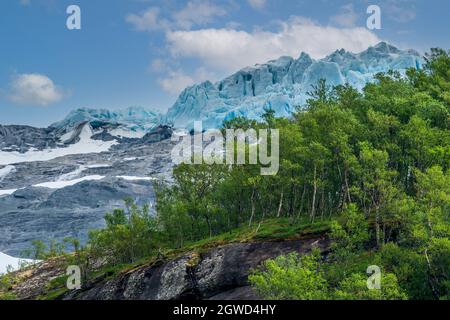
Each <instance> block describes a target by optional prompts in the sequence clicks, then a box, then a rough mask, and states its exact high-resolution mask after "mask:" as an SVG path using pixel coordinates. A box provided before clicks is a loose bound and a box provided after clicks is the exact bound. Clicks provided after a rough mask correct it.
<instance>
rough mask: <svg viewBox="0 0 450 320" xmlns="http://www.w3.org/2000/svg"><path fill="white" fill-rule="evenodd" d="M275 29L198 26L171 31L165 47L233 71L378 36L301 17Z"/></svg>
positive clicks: (353, 46)
mask: <svg viewBox="0 0 450 320" xmlns="http://www.w3.org/2000/svg"><path fill="white" fill-rule="evenodd" d="M280 25H281V27H280V29H279V30H278V31H275V32H274V31H264V30H255V31H252V32H247V31H238V30H234V29H226V28H223V29H201V30H195V31H182V30H181V31H180V30H179V31H170V32H168V33H167V35H166V36H167V43H168V47H169V49H170V51H171V53H172V55H173V56H174V57H190V58H198V59H200V60H201V61H202V62H203V63H204V64H205V65H207V66H209V67H211V68H212V69H213V70H220V71H227V72H232V71H236V70H237V69H240V68H242V67H245V66H249V65H254V64H255V63H264V62H267V61H268V60H270V59H274V58H278V57H280V56H282V55H289V56H293V57H297V56H298V55H299V54H300V52H301V51H304V52H307V53H309V54H310V55H311V56H313V57H315V58H321V57H323V56H325V55H327V54H329V53H331V52H332V51H334V50H336V49H338V48H344V49H346V50H349V51H352V52H359V51H362V50H364V49H367V47H369V46H370V45H374V44H376V43H378V42H379V41H380V39H379V38H378V37H377V36H376V35H375V34H374V33H372V32H371V31H369V30H367V29H366V28H362V27H361V28H356V27H355V28H337V27H333V26H322V25H320V24H318V23H316V22H313V21H312V20H309V19H306V18H302V17H292V18H291V19H289V20H288V21H287V22H280Z"/></svg>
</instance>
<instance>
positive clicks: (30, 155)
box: [0, 124, 118, 165]
mask: <svg viewBox="0 0 450 320" xmlns="http://www.w3.org/2000/svg"><path fill="white" fill-rule="evenodd" d="M92 136H93V132H92V130H91V128H90V126H89V124H86V125H85V126H84V127H83V129H82V131H81V133H80V135H79V138H80V140H79V141H78V142H77V143H75V144H72V145H69V146H68V147H66V148H55V149H45V150H42V151H41V150H35V149H33V150H30V151H28V152H26V153H19V152H17V151H15V152H3V151H0V165H9V164H13V163H22V162H35V161H49V160H53V159H56V158H59V157H63V156H67V155H75V154H88V153H101V152H105V151H108V150H109V149H110V148H111V147H112V146H113V145H116V144H118V142H117V141H101V140H92V139H91V137H92Z"/></svg>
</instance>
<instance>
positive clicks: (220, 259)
mask: <svg viewBox="0 0 450 320" xmlns="http://www.w3.org/2000/svg"><path fill="white" fill-rule="evenodd" d="M328 245H329V243H328V240H327V239H326V238H325V237H316V238H311V239H306V240H292V241H279V242H255V243H235V244H229V245H226V246H222V247H218V248H214V249H211V250H210V251H208V252H206V253H204V254H198V253H190V254H186V255H183V256H181V257H179V258H177V259H175V260H173V261H170V262H166V263H164V262H159V263H156V264H153V265H150V266H142V267H139V268H136V269H134V270H131V271H128V272H125V273H122V274H120V275H119V276H116V277H114V278H113V279H111V280H106V279H104V278H99V279H96V280H94V281H93V282H92V283H90V284H88V285H87V286H86V287H85V289H83V290H80V291H73V292H70V293H68V294H66V295H65V296H64V297H63V299H66V300H180V299H181V300H208V299H211V300H216V299H217V300H219V299H220V300H243V299H258V297H257V296H256V294H255V293H254V292H253V291H252V289H251V288H250V287H249V283H248V275H249V273H250V270H251V269H253V268H256V267H257V266H259V265H260V264H261V263H262V262H263V261H265V260H267V259H271V258H275V257H277V256H279V255H282V254H287V253H291V252H298V253H306V252H309V251H310V250H311V249H312V248H313V247H318V248H320V249H322V250H325V249H327V248H328Z"/></svg>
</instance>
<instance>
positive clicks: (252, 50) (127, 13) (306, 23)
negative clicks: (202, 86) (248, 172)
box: [0, 0, 450, 126]
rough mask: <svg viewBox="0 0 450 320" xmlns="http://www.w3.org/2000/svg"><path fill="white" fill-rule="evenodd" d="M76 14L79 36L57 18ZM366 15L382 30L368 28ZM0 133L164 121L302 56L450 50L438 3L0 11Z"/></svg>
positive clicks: (28, 5)
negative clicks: (214, 86)
mask: <svg viewBox="0 0 450 320" xmlns="http://www.w3.org/2000/svg"><path fill="white" fill-rule="evenodd" d="M72 4H75V5H78V6H79V7H80V8H81V27H82V28H81V30H68V29H67V27H66V20H67V17H68V14H66V9H67V7H68V6H69V5H72ZM370 4H376V5H379V6H380V8H381V18H382V28H381V30H375V31H370V30H368V29H367V28H366V19H367V17H368V15H367V13H366V10H367V7H368V6H369V5H370ZM0 15H1V18H0V43H1V46H0V123H1V124H12V123H14V124H30V125H35V126H47V125H49V124H50V123H52V122H54V121H57V120H60V119H61V118H63V117H64V116H65V115H66V114H67V113H68V112H69V111H70V110H72V109H74V108H78V107H92V108H109V109H119V108H125V107H128V106H135V105H139V106H144V107H148V108H153V109H155V110H160V111H164V110H166V109H167V108H169V107H170V106H171V105H172V104H173V103H174V102H175V100H176V98H177V95H178V93H179V92H180V91H181V90H182V89H183V88H184V87H186V86H188V85H191V84H193V83H196V82H200V81H204V80H206V79H209V80H213V81H215V80H218V79H221V78H223V77H224V76H227V75H229V74H231V73H232V72H234V71H237V70H238V69H239V68H242V67H245V66H247V65H252V64H255V63H263V62H266V61H267V60H269V59H273V58H277V57H278V56H281V55H291V56H299V55H300V52H301V51H305V52H308V53H310V54H311V55H313V56H314V57H315V58H320V57H323V56H325V55H326V54H328V53H331V52H332V51H334V50H335V49H338V48H341V47H344V48H345V49H348V50H350V51H362V50H363V49H365V48H366V47H367V46H369V45H371V44H375V43H376V42H378V41H381V40H385V41H388V42H390V43H392V44H395V45H397V46H399V47H401V48H413V49H416V50H418V51H419V52H424V51H426V50H427V49H428V48H430V47H436V46H439V47H443V48H446V49H448V48H450V37H449V36H448V30H450V19H449V18H450V1H447V0H431V1H430V0H429V1H425V0H408V1H406V0H380V1H368V0H359V1H349V0H347V1H345V0H295V1H289V0H242V1H238V0H222V1H218V0H190V1H179V0H178V1H175V0H166V1H158V0H70V1H66V0H2V1H0Z"/></svg>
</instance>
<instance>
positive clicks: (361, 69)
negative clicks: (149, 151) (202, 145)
mask: <svg viewBox="0 0 450 320" xmlns="http://www.w3.org/2000/svg"><path fill="white" fill-rule="evenodd" d="M422 64H423V60H422V58H421V56H420V55H419V53H417V52H416V51H413V50H400V49H398V48H396V47H394V46H392V45H390V44H388V43H386V42H381V43H379V44H378V45H376V46H374V47H370V48H368V49H367V50H366V51H364V52H361V53H358V54H355V53H351V52H348V51H345V50H344V49H341V50H337V51H335V52H334V53H332V54H331V55H329V56H327V57H325V58H323V59H320V60H314V59H312V58H311V57H310V56H309V55H308V54H307V53H302V54H301V55H300V57H299V58H298V59H293V58H291V57H281V58H279V59H277V60H273V61H269V62H268V63H265V64H261V65H255V66H253V67H247V68H244V69H242V70H240V71H238V72H237V73H235V74H233V75H232V76H230V77H228V78H226V79H224V80H222V81H219V82H217V83H211V82H210V81H206V82H203V83H200V84H197V85H194V86H191V87H189V88H186V89H185V90H184V91H183V92H182V93H181V94H180V96H179V97H178V100H177V101H176V102H175V104H174V105H173V106H172V108H170V109H169V111H168V113H167V115H166V121H168V122H170V123H172V124H173V125H174V126H175V127H177V128H186V129H192V128H193V122H194V121H198V120H202V121H203V127H204V128H217V127H220V126H221V124H222V123H223V121H224V120H228V119H232V118H234V117H237V116H246V117H248V118H251V119H259V118H260V117H261V115H262V114H263V113H264V110H265V109H266V108H271V109H273V110H274V111H275V112H276V114H277V116H289V115H290V114H291V113H292V112H293V111H294V110H295V108H296V107H297V106H300V107H301V106H302V105H304V104H305V102H306V99H307V98H308V95H307V93H308V92H309V91H311V89H312V87H311V86H312V85H314V84H316V83H317V81H319V80H320V79H326V80H327V83H328V84H330V85H341V84H346V83H348V84H350V85H352V86H353V87H355V88H357V89H358V90H362V89H363V88H364V86H365V85H366V84H367V83H368V82H370V81H373V80H374V77H375V75H376V74H377V73H380V72H388V71H389V70H394V71H398V72H400V73H402V74H404V73H405V71H406V70H407V69H409V68H416V69H419V68H421V67H422Z"/></svg>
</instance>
